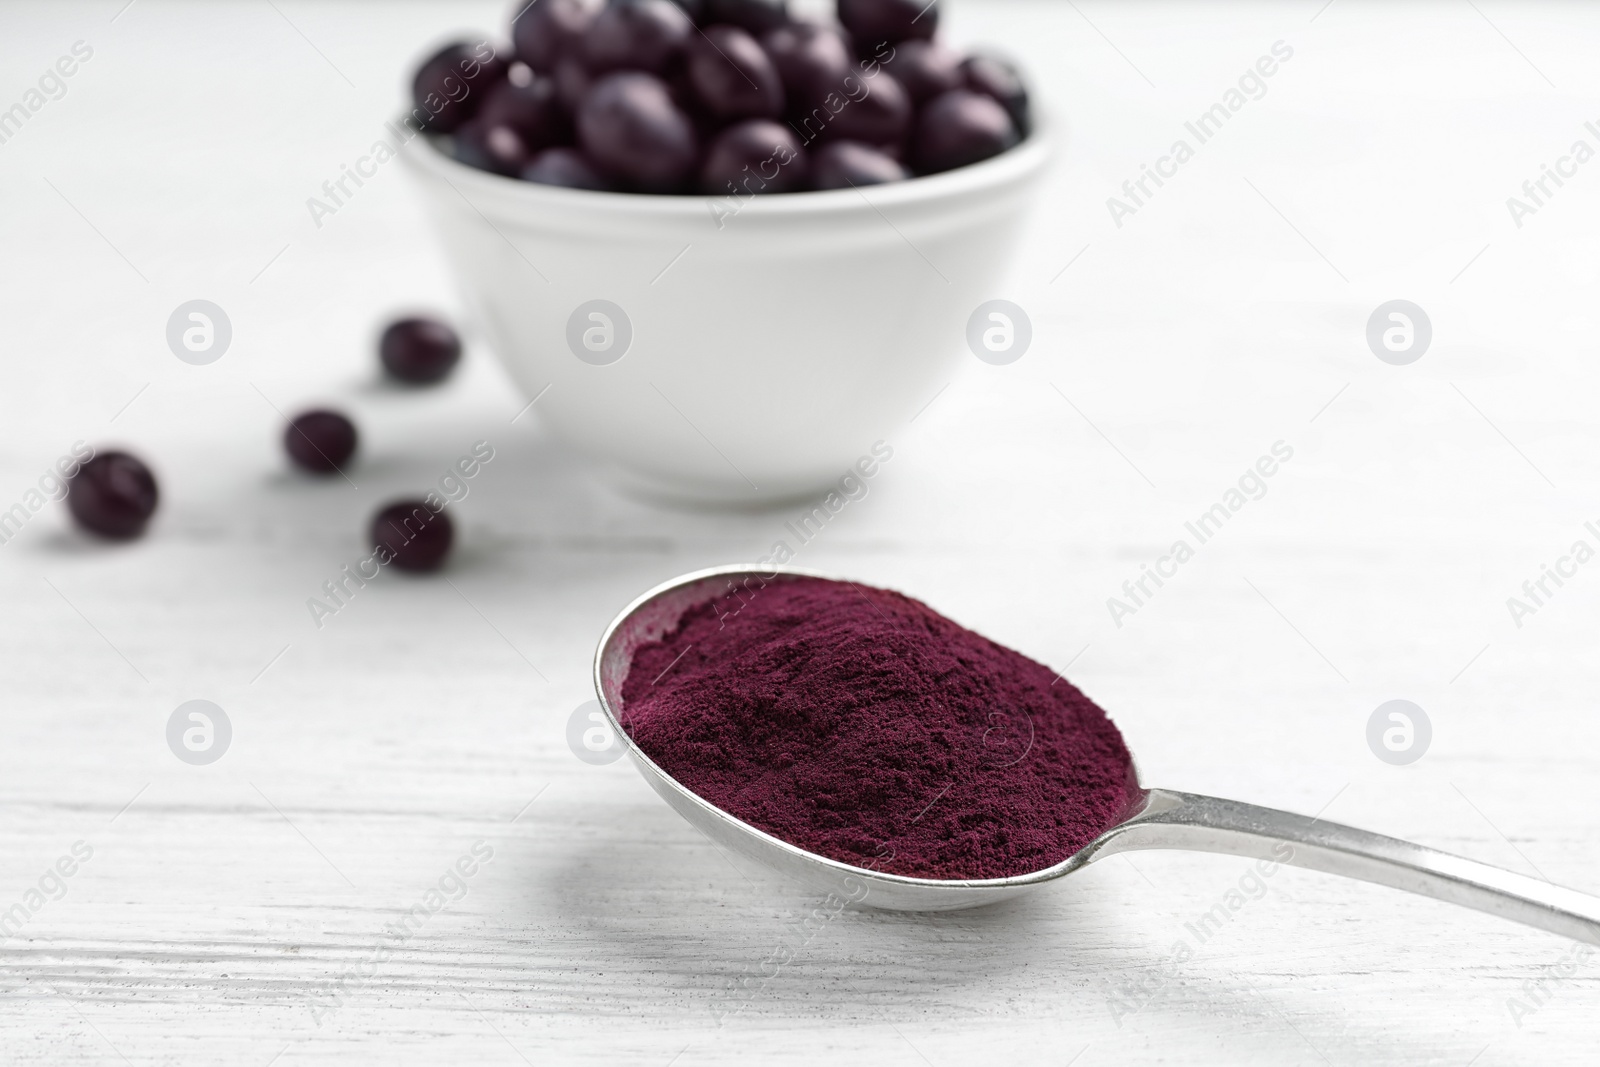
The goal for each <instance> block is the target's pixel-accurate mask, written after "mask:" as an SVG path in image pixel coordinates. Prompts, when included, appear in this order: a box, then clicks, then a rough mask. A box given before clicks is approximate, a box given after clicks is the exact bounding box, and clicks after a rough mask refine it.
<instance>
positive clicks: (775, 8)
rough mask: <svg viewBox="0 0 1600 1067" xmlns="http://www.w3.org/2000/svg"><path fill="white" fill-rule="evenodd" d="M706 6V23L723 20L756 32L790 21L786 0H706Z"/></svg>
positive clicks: (704, 20) (775, 27)
mask: <svg viewBox="0 0 1600 1067" xmlns="http://www.w3.org/2000/svg"><path fill="white" fill-rule="evenodd" d="M705 7H706V10H705V18H704V19H703V20H702V21H703V22H704V24H706V25H710V24H712V23H718V22H722V23H727V24H728V25H730V26H737V27H739V28H740V29H741V30H747V31H749V32H750V33H755V34H761V33H766V32H767V31H768V30H775V29H777V28H778V27H779V26H782V25H783V24H784V23H785V22H788V21H789V9H788V4H787V2H786V0H705Z"/></svg>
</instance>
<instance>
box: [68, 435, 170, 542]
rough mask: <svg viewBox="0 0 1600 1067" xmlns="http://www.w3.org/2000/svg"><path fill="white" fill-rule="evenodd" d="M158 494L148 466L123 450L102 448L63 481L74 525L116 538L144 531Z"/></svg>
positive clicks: (120, 539) (136, 534) (153, 511)
mask: <svg viewBox="0 0 1600 1067" xmlns="http://www.w3.org/2000/svg"><path fill="white" fill-rule="evenodd" d="M159 498H160V494H159V493H158V492H157V491H156V479H155V476H154V475H152V474H151V473H150V468H149V467H146V466H145V465H144V464H143V463H142V462H140V461H139V460H137V459H135V458H134V457H133V456H130V455H128V453H126V452H102V453H101V454H100V455H98V456H95V457H94V458H93V459H91V460H89V461H88V462H87V463H85V464H84V465H83V466H82V468H80V469H79V471H78V473H77V474H75V475H73V476H72V478H71V479H69V480H68V482H67V509H68V510H69V511H71V512H72V517H73V518H74V519H76V520H77V521H78V525H79V526H82V527H83V528H84V529H85V530H89V531H92V532H94V533H97V534H99V535H100V536H102V537H110V538H113V539H115V540H118V541H126V540H129V539H131V538H135V537H138V536H139V535H140V534H142V533H144V528H145V524H146V523H148V522H149V521H150V516H151V515H153V514H155V510H156V502H157V500H158V499H159Z"/></svg>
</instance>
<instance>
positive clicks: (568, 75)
mask: <svg viewBox="0 0 1600 1067" xmlns="http://www.w3.org/2000/svg"><path fill="white" fill-rule="evenodd" d="M554 77H555V81H556V99H557V100H559V101H560V102H561V106H562V107H563V108H564V109H566V112H567V114H568V115H576V114H577V113H578V107H579V105H581V104H582V103H583V97H584V94H586V93H588V91H589V86H591V85H593V84H594V76H593V75H592V74H590V73H589V68H588V67H586V66H584V65H583V60H581V59H579V58H578V57H577V56H562V57H561V58H560V59H558V60H556V72H555V75H554Z"/></svg>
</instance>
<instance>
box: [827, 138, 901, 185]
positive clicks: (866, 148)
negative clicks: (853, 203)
mask: <svg viewBox="0 0 1600 1067" xmlns="http://www.w3.org/2000/svg"><path fill="white" fill-rule="evenodd" d="M909 177H911V173H910V172H909V171H907V170H906V168H905V167H903V166H902V165H901V164H900V162H899V160H897V159H895V158H894V157H893V156H890V155H887V154H886V153H884V152H880V151H879V150H878V149H876V148H873V147H872V146H871V145H866V144H861V143H860V142H859V141H831V142H829V143H828V144H825V145H823V146H822V147H821V148H819V149H817V150H816V151H815V152H813V153H811V188H813V189H849V188H852V187H855V186H861V185H882V184H883V183H884V182H897V181H901V180H903V179H905V178H909Z"/></svg>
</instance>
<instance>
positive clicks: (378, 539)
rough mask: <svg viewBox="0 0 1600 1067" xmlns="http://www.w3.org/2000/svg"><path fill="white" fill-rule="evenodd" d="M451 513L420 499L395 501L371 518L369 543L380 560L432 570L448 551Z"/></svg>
mask: <svg viewBox="0 0 1600 1067" xmlns="http://www.w3.org/2000/svg"><path fill="white" fill-rule="evenodd" d="M454 540H455V529H454V527H453V526H452V524H451V522H450V516H448V515H446V514H445V513H444V512H443V511H433V510H431V509H429V507H428V505H427V504H426V503H424V502H423V501H421V500H397V501H395V502H394V503H393V504H389V505H387V506H386V507H385V508H384V509H383V510H382V511H380V512H378V514H377V515H375V516H374V517H373V519H372V545H373V548H375V549H376V550H377V551H378V561H379V562H380V563H393V564H394V565H395V566H396V567H399V568H400V569H401V570H406V571H434V570H438V569H439V567H440V565H441V564H443V563H444V558H445V557H446V556H447V555H449V554H450V543H451V542H452V541H454Z"/></svg>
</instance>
